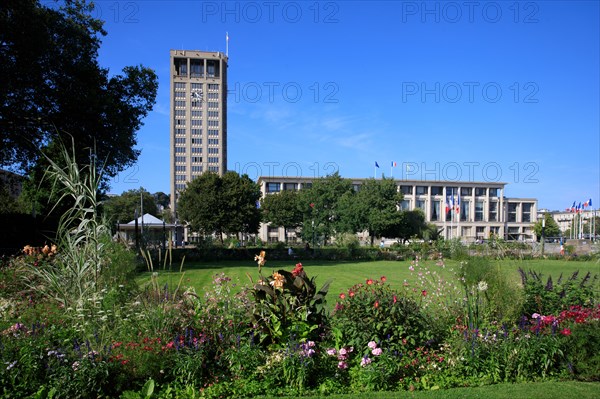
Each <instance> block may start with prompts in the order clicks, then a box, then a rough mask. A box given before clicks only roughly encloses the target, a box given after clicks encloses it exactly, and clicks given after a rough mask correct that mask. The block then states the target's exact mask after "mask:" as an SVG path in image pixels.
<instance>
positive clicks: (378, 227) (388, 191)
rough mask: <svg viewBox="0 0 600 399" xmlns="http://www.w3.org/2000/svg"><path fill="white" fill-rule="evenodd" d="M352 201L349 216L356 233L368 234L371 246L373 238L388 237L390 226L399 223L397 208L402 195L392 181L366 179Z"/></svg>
mask: <svg viewBox="0 0 600 399" xmlns="http://www.w3.org/2000/svg"><path fill="white" fill-rule="evenodd" d="M355 197H356V198H355V200H354V201H352V205H351V209H352V212H351V215H352V219H353V220H355V223H356V228H357V230H356V231H365V230H367V231H368V232H369V236H370V237H371V245H372V244H373V240H374V238H375V237H382V236H385V235H389V234H390V232H391V231H392V226H395V225H397V224H398V223H399V222H400V212H398V206H399V205H400V202H401V201H402V193H400V192H399V191H398V186H396V183H395V182H394V180H393V179H385V178H384V179H381V180H378V179H367V180H365V181H364V182H363V184H362V185H361V186H360V190H359V191H358V192H357V193H356V196H355Z"/></svg>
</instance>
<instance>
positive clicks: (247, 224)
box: [222, 171, 262, 238]
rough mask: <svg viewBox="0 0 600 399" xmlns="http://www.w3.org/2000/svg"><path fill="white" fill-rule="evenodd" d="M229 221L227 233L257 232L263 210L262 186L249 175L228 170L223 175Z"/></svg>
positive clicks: (226, 228) (226, 224)
mask: <svg viewBox="0 0 600 399" xmlns="http://www.w3.org/2000/svg"><path fill="white" fill-rule="evenodd" d="M222 180H223V189H224V195H223V197H224V199H225V201H226V202H225V207H226V209H227V214H226V216H227V222H226V223H225V228H224V232H225V233H227V234H240V233H241V234H256V233H258V228H259V227H260V220H261V212H260V209H259V207H258V204H259V201H260V197H261V195H262V194H261V192H260V186H259V185H258V184H257V183H255V182H254V181H252V179H250V177H248V175H245V174H244V175H241V176H240V175H239V174H238V173H236V172H233V171H229V172H226V173H225V174H224V175H223V177H222ZM240 238H241V237H240Z"/></svg>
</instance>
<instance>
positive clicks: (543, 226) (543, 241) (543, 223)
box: [542, 215, 546, 258]
mask: <svg viewBox="0 0 600 399" xmlns="http://www.w3.org/2000/svg"><path fill="white" fill-rule="evenodd" d="M545 230H546V215H543V216H542V258H543V257H544V244H545V241H546V240H545V239H544V232H545Z"/></svg>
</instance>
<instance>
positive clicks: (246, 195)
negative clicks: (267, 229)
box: [177, 172, 260, 242]
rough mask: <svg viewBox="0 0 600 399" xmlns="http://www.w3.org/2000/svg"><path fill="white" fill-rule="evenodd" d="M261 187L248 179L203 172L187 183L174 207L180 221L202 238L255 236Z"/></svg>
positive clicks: (258, 222)
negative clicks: (246, 234) (229, 235)
mask: <svg viewBox="0 0 600 399" xmlns="http://www.w3.org/2000/svg"><path fill="white" fill-rule="evenodd" d="M259 199H260V187H259V186H258V184H256V183H254V182H253V181H252V180H251V179H250V178H249V177H248V176H247V175H243V176H240V175H239V174H237V173H236V172H227V173H225V175H223V177H220V176H219V175H217V174H216V173H213V172H206V173H203V174H202V175H200V176H199V177H197V178H195V179H194V180H192V181H191V182H190V183H188V185H187V187H186V188H185V189H184V190H183V191H182V192H181V194H180V197H179V201H178V203H177V212H178V217H179V220H181V221H185V222H186V223H187V224H189V226H190V228H191V229H192V230H193V231H197V232H200V233H201V234H204V235H210V234H216V235H217V236H218V237H219V238H220V240H221V242H223V234H224V233H227V234H237V233H249V234H254V233H256V232H258V227H259V224H260V210H259V209H258V208H257V206H256V204H257V201H258V200H259Z"/></svg>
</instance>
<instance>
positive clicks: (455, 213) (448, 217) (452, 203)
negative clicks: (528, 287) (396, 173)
mask: <svg viewBox="0 0 600 399" xmlns="http://www.w3.org/2000/svg"><path fill="white" fill-rule="evenodd" d="M312 180H313V179H312V178H304V177H275V176H273V177H260V178H259V179H258V183H259V185H260V187H261V191H262V194H263V197H264V196H266V195H272V194H275V193H278V192H280V191H283V190H302V189H306V188H308V187H310V186H311V185H312ZM350 180H351V181H352V184H353V186H354V189H355V190H360V186H361V184H362V182H363V181H364V180H365V179H350ZM396 184H397V186H398V190H399V191H400V192H402V194H403V201H402V203H401V204H400V209H402V210H413V209H417V208H418V209H421V210H422V211H423V213H424V214H425V219H426V221H427V222H428V223H434V224H435V225H436V226H438V228H440V229H443V233H442V234H443V236H444V237H445V238H447V239H451V238H460V239H461V240H464V241H475V240H482V239H487V238H489V237H490V236H496V237H501V238H505V239H510V240H520V241H533V240H534V239H535V235H534V233H533V224H534V223H535V222H536V221H537V200H536V199H534V198H507V197H505V195H504V191H505V186H506V183H499V182H494V183H490V182H456V181H452V182H449V181H429V180H427V181H422V180H397V181H396ZM259 237H260V238H261V239H262V240H263V241H268V242H274V241H285V237H284V230H283V228H282V227H279V226H270V225H268V224H264V223H263V224H262V225H261V227H260V231H259ZM359 237H362V238H364V237H365V235H359ZM288 239H291V240H292V241H295V240H296V235H295V233H294V232H291V234H290V232H288Z"/></svg>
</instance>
